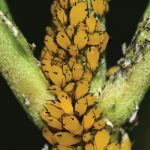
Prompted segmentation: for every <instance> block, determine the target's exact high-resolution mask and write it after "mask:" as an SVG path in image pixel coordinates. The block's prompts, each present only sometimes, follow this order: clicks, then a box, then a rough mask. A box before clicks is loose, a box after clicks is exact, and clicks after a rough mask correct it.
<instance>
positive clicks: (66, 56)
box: [40, 0, 131, 150]
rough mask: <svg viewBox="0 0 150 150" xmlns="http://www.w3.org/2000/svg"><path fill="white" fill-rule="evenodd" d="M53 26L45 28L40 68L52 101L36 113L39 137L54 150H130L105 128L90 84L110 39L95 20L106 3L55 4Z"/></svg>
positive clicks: (62, 0)
mask: <svg viewBox="0 0 150 150" xmlns="http://www.w3.org/2000/svg"><path fill="white" fill-rule="evenodd" d="M50 10H51V14H52V24H51V27H48V28H47V35H46V36H45V39H44V44H45V46H44V48H43V50H42V53H41V58H40V60H41V67H42V70H43V72H44V74H45V76H46V78H47V79H48V80H49V82H50V84H51V86H50V89H49V90H50V92H51V93H53V94H54V95H55V97H56V100H55V101H47V104H46V105H45V106H44V107H43V110H41V112H40V116H41V118H42V119H43V120H44V121H45V122H46V124H47V127H45V128H44V129H43V131H42V132H43V136H44V137H45V139H46V140H47V141H48V142H49V143H50V144H52V145H54V147H53V149H58V150H73V149H86V150H104V149H107V150H113V149H114V150H130V147H131V143H130V141H129V140H128V138H126V139H125V140H124V142H123V143H122V144H121V145H120V144H119V141H114V140H113V138H112V137H113V136H112V135H113V134H114V133H115V131H114V130H113V127H110V126H108V125H107V124H106V119H105V118H104V116H103V115H102V109H101V108H100V107H97V105H96V103H97V102H96V101H97V97H96V96H95V95H94V94H93V93H90V92H89V89H90V83H91V80H92V78H93V76H94V73H95V71H96V70H97V67H98V65H99V61H100V58H101V56H102V53H103V52H104V51H105V49H106V46H107V43H108V41H109V36H108V34H107V32H106V31H105V30H104V28H103V27H102V23H101V22H100V21H99V20H98V18H99V17H102V16H104V15H105V13H106V12H107V11H108V3H107V1H106V0H91V1H79V0H54V1H53V4H52V5H51V9H50Z"/></svg>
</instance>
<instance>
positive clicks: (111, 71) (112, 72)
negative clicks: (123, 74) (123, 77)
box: [106, 66, 120, 77]
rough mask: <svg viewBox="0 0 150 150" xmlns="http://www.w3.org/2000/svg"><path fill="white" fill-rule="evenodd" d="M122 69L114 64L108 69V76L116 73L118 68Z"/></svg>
mask: <svg viewBox="0 0 150 150" xmlns="http://www.w3.org/2000/svg"><path fill="white" fill-rule="evenodd" d="M119 69H120V67H119V66H113V67H111V68H109V69H108V71H107V73H106V76H107V77H110V76H111V75H113V74H114V73H116V72H117V71H118V70H119Z"/></svg>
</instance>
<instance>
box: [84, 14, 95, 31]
mask: <svg viewBox="0 0 150 150" xmlns="http://www.w3.org/2000/svg"><path fill="white" fill-rule="evenodd" d="M86 26H87V27H88V32H89V33H93V32H94V30H95V27H96V19H95V18H94V17H93V16H90V17H88V18H87V19H86Z"/></svg>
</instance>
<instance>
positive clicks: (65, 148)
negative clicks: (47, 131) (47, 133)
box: [57, 145, 74, 150]
mask: <svg viewBox="0 0 150 150" xmlns="http://www.w3.org/2000/svg"><path fill="white" fill-rule="evenodd" d="M57 150H74V149H73V147H71V146H63V145H58V146H57Z"/></svg>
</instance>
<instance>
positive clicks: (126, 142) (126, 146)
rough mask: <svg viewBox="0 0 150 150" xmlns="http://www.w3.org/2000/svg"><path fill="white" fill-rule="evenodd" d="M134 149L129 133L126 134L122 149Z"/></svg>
mask: <svg viewBox="0 0 150 150" xmlns="http://www.w3.org/2000/svg"><path fill="white" fill-rule="evenodd" d="M131 149H132V143H131V141H130V139H129V137H128V135H127V134H125V135H124V137H123V140H122V142H121V147H120V150H131Z"/></svg>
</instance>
